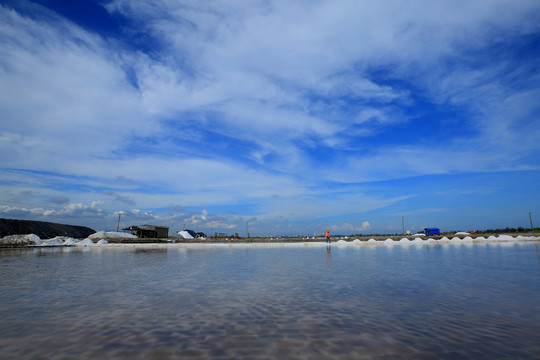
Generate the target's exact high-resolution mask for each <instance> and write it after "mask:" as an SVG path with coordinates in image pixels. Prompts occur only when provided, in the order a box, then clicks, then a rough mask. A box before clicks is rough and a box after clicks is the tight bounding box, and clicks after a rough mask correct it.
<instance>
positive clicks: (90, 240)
mask: <svg viewBox="0 0 540 360" xmlns="http://www.w3.org/2000/svg"><path fill="white" fill-rule="evenodd" d="M77 245H79V246H84V245H94V242H93V241H92V239H90V238H86V239H84V240H81V241H79V242H78V243H77Z"/></svg>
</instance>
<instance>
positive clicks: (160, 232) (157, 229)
mask: <svg viewBox="0 0 540 360" xmlns="http://www.w3.org/2000/svg"><path fill="white" fill-rule="evenodd" d="M122 230H124V231H129V232H130V233H132V234H133V235H137V237H138V238H140V239H144V238H151V239H156V238H167V237H169V228H168V227H166V226H157V225H148V224H145V225H132V226H130V227H128V228H125V229H122Z"/></svg>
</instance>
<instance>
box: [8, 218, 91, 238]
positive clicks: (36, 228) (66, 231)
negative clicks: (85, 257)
mask: <svg viewBox="0 0 540 360" xmlns="http://www.w3.org/2000/svg"><path fill="white" fill-rule="evenodd" d="M95 232H96V231H95V230H93V229H90V228H89V227H86V226H78V225H65V224H56V223H52V222H45V221H33V220H15V219H1V218H0V238H2V237H4V236H7V235H20V234H35V235H37V236H39V237H40V238H41V239H52V238H54V237H56V236H69V237H72V238H75V239H84V238H87V237H88V236H90V235H91V234H93V233H95Z"/></svg>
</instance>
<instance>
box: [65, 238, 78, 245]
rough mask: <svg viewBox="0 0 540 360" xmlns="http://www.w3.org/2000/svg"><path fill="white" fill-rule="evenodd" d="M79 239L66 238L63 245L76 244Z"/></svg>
mask: <svg viewBox="0 0 540 360" xmlns="http://www.w3.org/2000/svg"><path fill="white" fill-rule="evenodd" d="M78 242H79V241H78V240H75V239H74V238H69V239H67V240H66V241H64V246H68V245H77V243H78Z"/></svg>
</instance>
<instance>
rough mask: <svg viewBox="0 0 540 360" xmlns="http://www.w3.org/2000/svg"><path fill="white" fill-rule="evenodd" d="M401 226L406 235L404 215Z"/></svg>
mask: <svg viewBox="0 0 540 360" xmlns="http://www.w3.org/2000/svg"><path fill="white" fill-rule="evenodd" d="M401 227H402V228H403V235H405V221H404V220H403V216H402V217H401Z"/></svg>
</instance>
